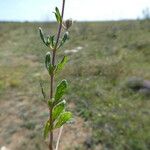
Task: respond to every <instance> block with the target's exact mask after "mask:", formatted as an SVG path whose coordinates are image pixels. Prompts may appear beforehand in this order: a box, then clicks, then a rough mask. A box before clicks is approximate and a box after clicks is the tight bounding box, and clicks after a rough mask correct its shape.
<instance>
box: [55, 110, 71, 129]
mask: <svg viewBox="0 0 150 150" xmlns="http://www.w3.org/2000/svg"><path fill="white" fill-rule="evenodd" d="M71 118H72V113H71V112H64V113H62V114H61V115H60V117H59V118H58V121H57V122H56V124H55V125H54V128H55V129H56V128H60V127H61V126H62V125H64V124H65V123H67V122H68V121H69V120H70V119H71Z"/></svg>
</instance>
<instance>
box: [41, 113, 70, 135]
mask: <svg viewBox="0 0 150 150" xmlns="http://www.w3.org/2000/svg"><path fill="white" fill-rule="evenodd" d="M71 118H72V113H71V112H63V113H62V114H61V115H60V116H59V118H58V120H57V122H56V123H55V124H54V127H53V129H51V125H50V122H49V120H48V121H47V122H46V124H45V126H44V138H46V137H47V136H48V134H49V132H51V131H52V130H54V129H57V128H60V127H61V126H63V125H64V124H65V123H67V122H68V121H69V120H70V119H71Z"/></svg>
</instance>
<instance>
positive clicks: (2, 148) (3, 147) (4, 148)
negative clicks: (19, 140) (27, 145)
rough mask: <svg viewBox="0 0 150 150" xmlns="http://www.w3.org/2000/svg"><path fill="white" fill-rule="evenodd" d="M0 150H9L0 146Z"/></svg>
mask: <svg viewBox="0 0 150 150" xmlns="http://www.w3.org/2000/svg"><path fill="white" fill-rule="evenodd" d="M1 150H10V149H8V148H6V147H5V146H2V147H1Z"/></svg>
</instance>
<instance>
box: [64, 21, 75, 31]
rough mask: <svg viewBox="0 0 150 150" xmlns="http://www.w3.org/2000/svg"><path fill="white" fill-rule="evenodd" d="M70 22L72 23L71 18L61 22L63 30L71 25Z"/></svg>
mask: <svg viewBox="0 0 150 150" xmlns="http://www.w3.org/2000/svg"><path fill="white" fill-rule="evenodd" d="M72 24H73V21H72V19H67V20H66V21H64V22H63V24H62V25H63V28H64V29H65V30H68V29H69V28H70V27H71V26H72Z"/></svg>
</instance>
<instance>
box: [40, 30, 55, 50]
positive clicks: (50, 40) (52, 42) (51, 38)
mask: <svg viewBox="0 0 150 150" xmlns="http://www.w3.org/2000/svg"><path fill="white" fill-rule="evenodd" d="M39 32H40V37H41V40H42V41H43V43H44V44H45V45H46V46H48V47H50V48H51V49H53V48H54V47H55V39H54V38H55V36H54V35H53V36H47V37H46V38H45V36H44V33H43V30H42V28H40V27H39Z"/></svg>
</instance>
